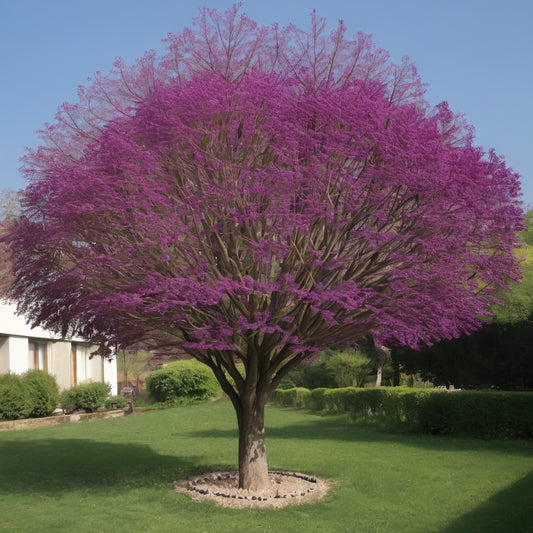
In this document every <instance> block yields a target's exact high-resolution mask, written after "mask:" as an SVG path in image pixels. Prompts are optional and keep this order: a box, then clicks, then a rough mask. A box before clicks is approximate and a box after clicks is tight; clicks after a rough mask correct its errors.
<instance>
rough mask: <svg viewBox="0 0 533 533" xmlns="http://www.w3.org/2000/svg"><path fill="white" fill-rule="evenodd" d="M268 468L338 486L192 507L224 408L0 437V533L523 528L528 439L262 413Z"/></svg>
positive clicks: (227, 441)
mask: <svg viewBox="0 0 533 533" xmlns="http://www.w3.org/2000/svg"><path fill="white" fill-rule="evenodd" d="M267 446H268V454H269V464H270V467H271V468H276V469H290V470H296V471H302V472H307V473H310V474H316V475H319V476H321V477H323V478H326V479H329V480H332V481H335V483H336V487H335V489H334V490H333V491H332V492H331V494H330V495H329V496H328V497H327V498H326V499H324V500H322V501H319V502H316V503H313V504H308V505H301V506H293V507H287V508H284V509H281V510H276V511H272V510H249V509H246V510H232V509H224V508H221V507H218V506H216V505H215V504H214V503H212V502H203V503H195V502H193V501H191V500H190V499H189V498H188V497H187V496H185V495H181V494H177V493H175V492H174V491H173V489H172V486H171V483H172V481H173V480H176V479H179V478H181V477H184V476H186V475H189V474H196V473H200V472H204V471H209V470H219V469H235V468H236V457H237V432H236V423H235V417H234V414H233V411H232V407H231V405H230V404H229V403H223V402H222V403H211V404H202V405H194V406H189V407H183V408H177V409H169V410H165V411H157V412H147V413H144V414H135V415H133V416H129V417H124V418H120V419H111V420H101V421H96V422H86V423H81V424H70V425H65V426H54V427H48V428H40V429H31V430H22V431H10V432H2V433H0V531H2V532H3V531H6V532H11V531H24V532H32V531H35V532H37V531H39V532H43V531H44V532H63V531H64V532H91V533H97V532H100V531H103V532H119V533H120V532H130V531H137V532H150V531H153V532H167V531H168V532H174V533H180V532H183V533H196V532H198V533H203V532H206V533H215V532H228V533H229V532H231V533H239V532H243V533H244V532H247V533H250V532H263V531H273V532H278V533H291V532H297V533H305V532H307V531H317V532H321V533H322V532H336V533H339V532H361V533H373V532H386V533H401V532H406V533H418V532H420V533H429V532H440V533H459V532H477V531H479V532H482V533H491V532H502V533H503V532H505V533H507V532H513V533H517V532H525V531H533V443H530V442H518V441H505V442H504V441H482V440H474V439H451V438H445V437H429V436H413V435H393V434H387V433H380V432H375V431H370V430H366V429H362V428H359V427H356V426H354V425H350V424H349V423H346V422H345V421H344V420H343V419H341V418H334V417H320V416H315V415H311V414H306V413H303V412H299V411H288V410H282V409H277V408H272V407H271V408H269V409H268V411H267Z"/></svg>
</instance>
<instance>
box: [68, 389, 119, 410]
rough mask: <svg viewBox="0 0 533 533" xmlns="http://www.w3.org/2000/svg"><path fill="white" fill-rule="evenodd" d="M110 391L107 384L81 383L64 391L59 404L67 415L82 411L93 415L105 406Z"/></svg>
mask: <svg viewBox="0 0 533 533" xmlns="http://www.w3.org/2000/svg"><path fill="white" fill-rule="evenodd" d="M110 390H111V389H110V387H109V385H108V384H107V383H101V382H96V383H81V384H80V385H76V386H74V387H72V388H71V389H68V390H65V391H63V392H62V393H61V395H60V397H59V403H60V405H61V407H62V409H63V411H64V412H65V413H72V412H73V411H77V410H81V409H83V410H84V411H86V412H87V413H92V412H94V411H96V410H97V409H98V408H100V407H103V406H104V404H105V401H106V398H107V397H108V395H109V392H110Z"/></svg>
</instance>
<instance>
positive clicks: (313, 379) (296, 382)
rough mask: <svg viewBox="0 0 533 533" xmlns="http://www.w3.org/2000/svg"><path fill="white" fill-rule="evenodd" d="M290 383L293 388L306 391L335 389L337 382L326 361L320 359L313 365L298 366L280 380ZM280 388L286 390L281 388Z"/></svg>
mask: <svg viewBox="0 0 533 533" xmlns="http://www.w3.org/2000/svg"><path fill="white" fill-rule="evenodd" d="M284 382H285V383H287V382H292V384H293V385H292V386H293V387H305V388H306V389H316V388H329V387H336V386H337V382H336V381H335V376H334V375H333V372H332V370H331V368H330V367H329V366H328V365H327V363H326V361H321V360H320V358H319V359H318V360H317V361H315V362H314V363H304V364H302V365H299V366H298V367H297V368H295V369H294V370H291V372H289V374H288V375H287V376H286V377H285V378H284V379H283V380H282V383H284ZM280 388H288V387H284V386H281V384H280Z"/></svg>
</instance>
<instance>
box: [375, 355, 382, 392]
mask: <svg viewBox="0 0 533 533" xmlns="http://www.w3.org/2000/svg"><path fill="white" fill-rule="evenodd" d="M382 378H383V363H381V361H380V363H379V366H378V373H377V376H376V387H381V381H382Z"/></svg>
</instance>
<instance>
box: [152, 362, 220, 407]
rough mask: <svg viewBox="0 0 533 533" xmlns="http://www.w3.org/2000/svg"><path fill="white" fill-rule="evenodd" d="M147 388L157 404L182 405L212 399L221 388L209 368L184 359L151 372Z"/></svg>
mask: <svg viewBox="0 0 533 533" xmlns="http://www.w3.org/2000/svg"><path fill="white" fill-rule="evenodd" d="M146 388H147V389H148V391H149V392H150V395H151V396H152V398H153V399H154V400H156V401H157V402H165V403H181V402H183V401H184V400H185V401H187V400H189V401H190V400H205V399H207V398H211V397H213V396H214V395H215V394H216V393H217V392H218V391H219V389H220V386H219V384H218V381H217V380H216V378H215V376H214V374H213V372H212V371H211V369H210V368H209V367H207V366H205V365H203V364H202V363H200V362H198V361H196V360H191V359H183V360H180V361H174V362H173V363H169V364H167V365H166V366H164V367H163V368H160V369H159V370H154V371H153V372H150V374H148V376H147V378H146Z"/></svg>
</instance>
